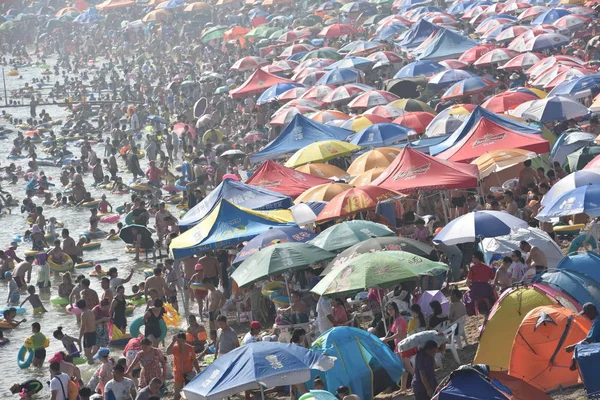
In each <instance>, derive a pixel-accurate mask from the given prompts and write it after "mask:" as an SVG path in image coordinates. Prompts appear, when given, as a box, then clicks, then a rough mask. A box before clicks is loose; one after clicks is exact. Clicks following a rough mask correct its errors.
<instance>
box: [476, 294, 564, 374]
mask: <svg viewBox="0 0 600 400" xmlns="http://www.w3.org/2000/svg"><path fill="white" fill-rule="evenodd" d="M551 304H554V302H553V301H552V300H551V299H550V298H549V297H547V296H546V295H545V294H544V293H543V292H542V291H540V290H537V289H535V288H526V287H520V288H516V289H508V290H506V291H504V293H502V295H501V296H500V298H499V299H498V301H496V303H495V304H494V306H493V307H492V310H491V311H490V314H489V315H488V317H487V320H486V321H485V323H484V325H483V328H482V330H481V336H480V337H479V347H478V348H477V354H475V359H474V360H473V363H476V364H487V365H489V366H490V369H491V370H492V371H507V370H508V365H509V361H510V349H511V347H512V343H513V340H514V338H515V334H516V333H517V330H518V329H519V325H520V324H521V321H523V318H524V317H525V314H527V313H528V312H529V311H531V310H533V309H534V308H536V307H539V306H545V305H551Z"/></svg>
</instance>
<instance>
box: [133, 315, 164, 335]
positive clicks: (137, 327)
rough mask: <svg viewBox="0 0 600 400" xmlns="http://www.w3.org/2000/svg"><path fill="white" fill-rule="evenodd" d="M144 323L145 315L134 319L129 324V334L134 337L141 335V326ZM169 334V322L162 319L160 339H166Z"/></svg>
mask: <svg viewBox="0 0 600 400" xmlns="http://www.w3.org/2000/svg"><path fill="white" fill-rule="evenodd" d="M142 325H144V317H139V318H136V319H135V320H133V322H132V323H131V325H130V326H129V334H130V335H131V336H132V337H138V336H140V328H141V327H142ZM166 336H167V324H166V322H165V320H164V319H161V320H160V340H164V339H165V337H166Z"/></svg>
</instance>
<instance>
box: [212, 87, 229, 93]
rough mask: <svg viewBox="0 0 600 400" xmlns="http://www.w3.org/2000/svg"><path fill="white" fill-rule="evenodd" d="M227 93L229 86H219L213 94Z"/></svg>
mask: <svg viewBox="0 0 600 400" xmlns="http://www.w3.org/2000/svg"><path fill="white" fill-rule="evenodd" d="M223 93H229V86H220V87H218V88H217V90H215V94H223Z"/></svg>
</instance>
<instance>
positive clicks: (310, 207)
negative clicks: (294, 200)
mask: <svg viewBox="0 0 600 400" xmlns="http://www.w3.org/2000/svg"><path fill="white" fill-rule="evenodd" d="M326 204H327V203H326V202H324V201H310V202H304V203H298V204H296V205H294V206H292V207H291V208H290V211H291V212H292V216H293V217H294V221H295V222H296V224H298V225H299V226H302V225H306V224H312V223H313V222H314V220H315V219H317V216H318V215H319V213H320V212H321V210H322V209H323V207H325V205H326Z"/></svg>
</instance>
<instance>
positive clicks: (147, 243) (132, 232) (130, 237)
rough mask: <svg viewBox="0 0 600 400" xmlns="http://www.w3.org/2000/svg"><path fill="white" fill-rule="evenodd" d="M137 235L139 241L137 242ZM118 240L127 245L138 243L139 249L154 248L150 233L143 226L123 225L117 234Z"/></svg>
mask: <svg viewBox="0 0 600 400" xmlns="http://www.w3.org/2000/svg"><path fill="white" fill-rule="evenodd" d="M138 235H140V237H141V239H139V240H138ZM119 238H120V239H121V240H122V241H124V242H125V243H127V244H133V245H134V244H136V243H139V245H140V249H151V248H152V247H154V240H153V239H152V232H150V230H149V229H148V228H147V227H146V226H144V225H137V224H130V225H125V226H124V227H123V229H121V231H120V232H119Z"/></svg>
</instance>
